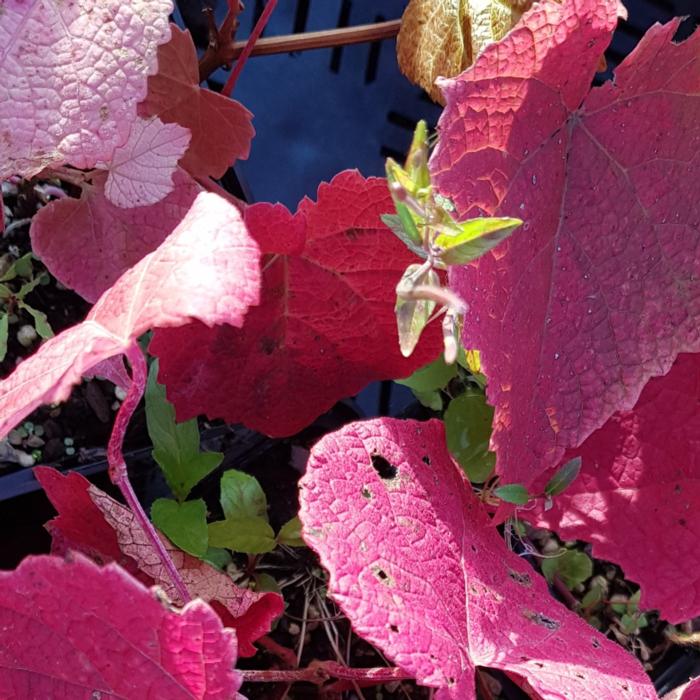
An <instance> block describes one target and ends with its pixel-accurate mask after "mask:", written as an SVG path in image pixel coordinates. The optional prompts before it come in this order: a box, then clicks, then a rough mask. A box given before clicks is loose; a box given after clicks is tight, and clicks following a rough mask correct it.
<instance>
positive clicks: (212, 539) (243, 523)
mask: <svg viewBox="0 0 700 700" xmlns="http://www.w3.org/2000/svg"><path fill="white" fill-rule="evenodd" d="M209 544H210V545H211V546H212V547H226V549H231V550H233V551H234V552H243V553H245V554H264V553H265V552H271V551H272V550H273V549H274V548H275V545H276V544H277V542H276V540H275V532H274V530H273V529H272V528H271V527H270V524H269V523H268V522H267V520H265V519H264V518H254V517H248V518H245V517H244V518H227V519H226V520H219V521H218V522H215V523H210V524H209Z"/></svg>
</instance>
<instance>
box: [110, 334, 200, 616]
mask: <svg viewBox="0 0 700 700" xmlns="http://www.w3.org/2000/svg"><path fill="white" fill-rule="evenodd" d="M125 354H126V357H127V359H128V360H129V363H130V364H131V384H130V385H129V389H128V391H127V393H126V397H125V399H124V401H123V402H122V405H121V406H120V408H119V411H118V412H117V417H116V418H115V420H114V428H113V429H112V435H111V436H110V438H109V444H108V445H107V464H108V465H109V478H110V479H111V481H112V483H113V484H114V485H115V486H117V487H118V488H119V490H120V491H121V492H122V495H123V496H124V499H125V500H126V504H127V505H128V506H129V508H130V509H131V512H132V513H133V514H134V517H135V518H136V520H137V522H138V524H139V525H140V526H141V529H142V530H143V532H144V534H145V535H146V537H147V538H148V540H150V542H151V544H152V545H153V548H154V549H155V550H156V553H157V554H158V557H159V559H160V560H161V562H162V564H163V566H164V567H165V570H166V571H167V572H168V574H169V576H170V578H171V580H172V582H173V585H174V586H175V588H176V590H177V592H178V594H179V596H180V598H181V599H182V601H183V602H184V603H187V602H188V601H190V600H191V599H192V596H191V595H190V592H189V591H188V590H187V587H186V586H185V584H184V582H183V580H182V578H181V577H180V573H179V572H178V570H177V567H176V566H175V563H174V562H173V560H172V559H171V557H170V555H169V554H168V551H167V550H166V549H165V545H164V544H163V541H162V540H161V539H160V537H159V535H158V533H157V532H156V530H155V528H154V527H153V525H151V521H150V520H149V519H148V516H147V515H146V513H145V511H144V510H143V507H142V506H141V504H140V503H139V500H138V498H137V497H136V494H135V493H134V489H133V488H132V486H131V482H130V481H129V474H128V473H127V469H126V462H125V461H124V454H123V452H122V445H123V442H124V435H125V434H126V428H127V426H128V425H129V421H130V420H131V416H132V415H133V413H134V411H135V410H136V406H138V403H139V401H140V400H141V397H142V396H143V392H144V389H145V388H146V375H147V369H146V359H145V358H144V356H143V353H142V352H141V348H140V347H139V345H138V343H137V342H136V341H133V342H132V344H131V345H130V346H129V349H128V350H127V351H126V353H125Z"/></svg>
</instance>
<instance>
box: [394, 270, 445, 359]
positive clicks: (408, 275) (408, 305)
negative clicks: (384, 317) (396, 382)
mask: <svg viewBox="0 0 700 700" xmlns="http://www.w3.org/2000/svg"><path fill="white" fill-rule="evenodd" d="M420 268H421V266H420V265H409V266H408V267H407V268H406V271H405V272H404V274H403V277H402V278H401V280H400V281H399V283H398V285H396V286H397V291H398V289H399V288H400V287H402V286H403V287H405V288H406V289H409V290H410V289H412V288H414V287H415V286H417V285H427V286H435V287H437V286H439V284H440V279H439V278H438V276H437V273H436V272H435V271H434V270H427V271H426V272H425V273H424V274H423V275H421V276H420V277H418V278H416V277H415V274H416V271H417V270H419V269H420ZM434 310H435V302H434V301H433V300H432V299H423V298H421V299H407V298H405V297H402V296H397V298H396V307H395V312H396V325H397V327H398V331H399V347H400V348H401V354H402V355H403V356H404V357H410V356H411V354H412V353H413V350H414V349H415V347H416V345H417V344H418V340H419V339H420V336H421V333H422V332H423V329H424V328H425V327H426V326H427V325H428V321H429V320H430V316H431V315H432V313H433V311H434Z"/></svg>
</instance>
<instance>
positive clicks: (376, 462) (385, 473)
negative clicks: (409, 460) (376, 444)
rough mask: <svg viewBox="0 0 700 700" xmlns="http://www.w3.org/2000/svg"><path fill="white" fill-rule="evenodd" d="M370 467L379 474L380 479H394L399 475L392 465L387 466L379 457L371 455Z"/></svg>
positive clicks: (382, 458) (387, 463)
mask: <svg viewBox="0 0 700 700" xmlns="http://www.w3.org/2000/svg"><path fill="white" fill-rule="evenodd" d="M372 466H373V467H374V471H375V472H377V474H379V478H380V479H387V480H388V479H394V478H396V475H397V474H398V473H399V470H398V469H397V468H396V467H395V466H393V465H392V464H389V462H387V461H386V460H385V459H384V457H382V456H381V455H372Z"/></svg>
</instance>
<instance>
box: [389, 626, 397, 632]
mask: <svg viewBox="0 0 700 700" xmlns="http://www.w3.org/2000/svg"><path fill="white" fill-rule="evenodd" d="M389 629H390V630H391V631H392V632H398V631H399V628H398V627H397V626H396V625H389Z"/></svg>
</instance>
